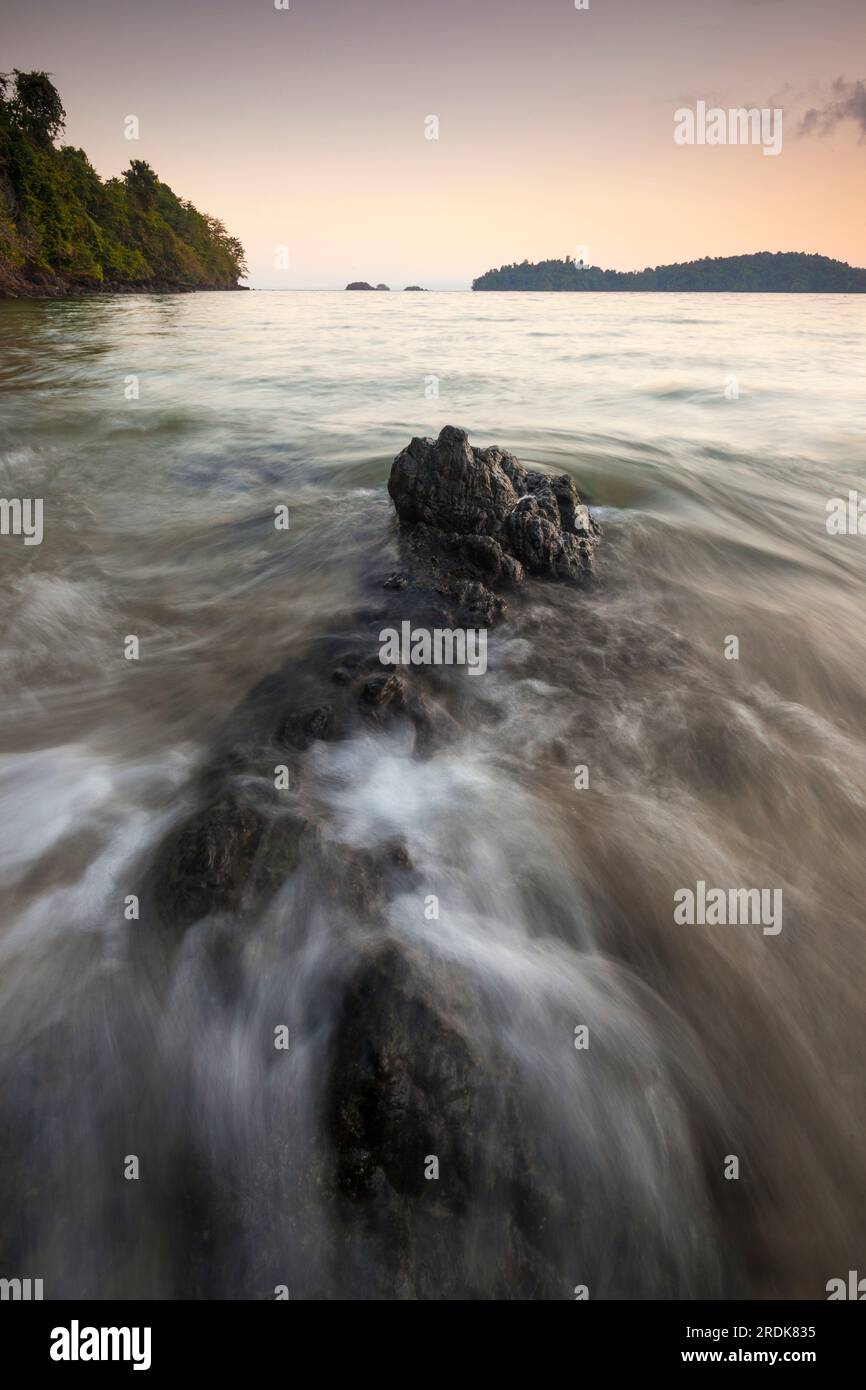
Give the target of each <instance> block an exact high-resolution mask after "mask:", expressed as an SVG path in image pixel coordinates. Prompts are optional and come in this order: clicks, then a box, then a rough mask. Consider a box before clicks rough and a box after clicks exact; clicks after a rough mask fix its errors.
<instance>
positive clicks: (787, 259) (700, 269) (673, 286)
mask: <svg viewBox="0 0 866 1390" xmlns="http://www.w3.org/2000/svg"><path fill="white" fill-rule="evenodd" d="M472 288H473V290H564V291H576V292H578V293H579V292H580V291H584V292H585V291H587V290H595V291H597V290H655V291H659V290H662V291H665V290H669V291H672V292H676V291H679V292H680V293H689V292H694V291H699V292H700V291H705V292H708V293H713V294H724V293H732V292H734V293H744V294H745V293H748V294H863V293H864V292H866V270H857V269H855V268H854V267H853V266H850V265H847V264H846V263H845V262H844V261H833V260H830V259H829V257H827V256H810V255H804V254H803V253H802V252H799V251H776V252H772V251H758V252H757V253H756V254H755V255H751V256H713V257H709V256H706V257H704V259H703V260H700V261H686V262H684V263H682V264H679V265H659V266H656V267H655V269H649V268H648V269H646V270H635V271H620V270H600V269H599V267H598V266H584V265H582V264H579V263H577V262H575V261H573V260H572V259H571V258H570V257H568V256H566V258H565V260H562V261H538V262H537V263H536V264H532V263H531V262H530V261H522V262H521V263H520V264H519V265H518V264H517V263H515V264H514V265H503V266H500V268H499V269H498V270H488V271H487V272H486V273H485V274H484V275H479V277H478V279H477V280H473V281H472Z"/></svg>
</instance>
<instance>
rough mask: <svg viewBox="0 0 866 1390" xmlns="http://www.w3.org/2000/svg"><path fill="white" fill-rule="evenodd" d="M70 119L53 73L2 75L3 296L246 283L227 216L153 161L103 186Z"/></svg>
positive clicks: (230, 286)
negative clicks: (190, 197)
mask: <svg viewBox="0 0 866 1390" xmlns="http://www.w3.org/2000/svg"><path fill="white" fill-rule="evenodd" d="M65 122H66V112H65V111H64V109H63V106H62V103H61V100H60V94H59V92H58V91H57V89H56V87H55V86H54V84H53V83H52V82H51V80H50V78H49V76H48V74H47V73H45V72H19V71H18V70H17V69H16V70H15V71H14V72H13V73H12V74H11V76H8V75H6V74H0V298H6V299H18V298H43V299H44V298H55V297H58V296H63V295H80V294H96V293H115V294H116V293H135V292H139V293H140V292H143V291H159V292H179V291H184V290H240V289H246V286H245V285H239V284H238V280H239V279H240V277H241V276H242V275H245V274H246V264H245V261H244V249H243V247H242V246H241V244H240V242H239V241H238V240H237V239H236V238H235V237H233V236H229V234H228V232H227V231H226V229H225V227H224V226H223V224H222V222H220V221H219V220H218V219H217V218H216V217H210V216H208V214H207V213H203V212H199V211H198V210H197V209H196V208H194V207H193V205H192V203H190V202H187V201H186V200H184V199H181V198H178V197H177V195H176V194H175V193H173V192H172V190H171V189H170V188H169V187H168V185H167V184H165V183H161V182H160V180H159V179H158V178H157V176H156V174H155V173H154V171H153V169H151V167H150V165H149V164H146V163H145V162H144V160H141V159H134V160H132V161H131V163H130V166H129V168H128V169H127V170H126V172H125V173H124V174H123V176H122V177H121V178H115V179H107V180H106V181H105V182H103V180H102V179H101V178H100V177H99V175H98V174H97V172H96V170H95V169H94V168H93V165H92V164H91V163H90V161H89V160H88V158H87V155H86V154H85V153H84V151H83V150H80V149H75V148H74V147H73V146H71V145H62V146H61V147H60V148H59V149H58V147H57V146H56V145H55V143H54V142H55V140H57V139H58V137H59V136H60V135H61V134H62V132H63V129H64V126H65Z"/></svg>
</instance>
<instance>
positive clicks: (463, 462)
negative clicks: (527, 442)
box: [388, 425, 598, 583]
mask: <svg viewBox="0 0 866 1390" xmlns="http://www.w3.org/2000/svg"><path fill="white" fill-rule="evenodd" d="M388 491H389V493H390V494H391V497H392V499H393V501H394V506H395V507H396V509H397V515H398V516H399V517H400V520H401V521H403V522H405V523H407V524H409V525H419V524H422V525H424V526H427V527H429V528H430V529H431V530H432V531H433V532H438V533H441V535H442V536H443V537H445V538H450V544H451V548H452V550H453V549H456V550H458V551H460V552H461V553H462V554H463V555H464V556H465V557H466V558H467V559H470V560H471V561H472V562H473V563H474V564H475V565H477V566H478V567H479V568H480V569H481V570H483V571H484V572H485V573H486V574H487V575H489V576H491V577H493V578H495V579H506V580H507V581H508V582H511V583H519V582H520V581H521V579H522V578H523V571H524V570H525V571H527V572H528V573H530V574H535V575H549V576H553V577H555V578H558V579H569V578H572V579H577V578H581V577H584V576H586V575H588V574H589V573H591V571H592V568H593V561H594V553H595V545H594V542H595V537H596V535H597V534H598V527H597V525H596V523H595V522H594V521H593V520H592V518H591V517H590V515H589V511H588V509H587V508H586V507H585V506H584V505H583V503H582V502H581V500H580V497H579V495H578V492H577V488H576V487H575V485H574V482H573V481H572V479H571V478H569V477H568V475H567V474H562V475H561V476H559V477H549V476H548V475H547V474H545V473H539V472H537V471H535V470H532V469H528V468H525V467H524V465H523V464H522V463H520V462H519V461H518V460H517V459H516V458H515V457H514V455H513V454H509V453H507V452H506V451H505V450H502V449H499V448H498V447H496V446H495V445H494V446H492V447H491V448H488V449H474V448H473V447H472V446H471V445H470V443H469V439H468V436H467V434H466V431H465V430H461V429H457V428H456V427H455V426H453V425H446V426H445V428H444V429H443V430H442V431H441V433H440V435H439V438H438V439H437V440H435V441H434V440H432V439H413V440H412V442H411V444H409V445H408V447H407V448H405V449H404V450H403V451H402V453H400V454H398V455H397V457H396V459H395V460H394V464H393V467H392V468H391V476H390V478H389V480H388Z"/></svg>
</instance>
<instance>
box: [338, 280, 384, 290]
mask: <svg viewBox="0 0 866 1390" xmlns="http://www.w3.org/2000/svg"><path fill="white" fill-rule="evenodd" d="M346 289H347V290H374V291H375V290H388V291H389V292H390V289H391V286H390V285H370V284H368V283H367V281H366V280H353V281H352V282H351V284H349V285H347V286H346Z"/></svg>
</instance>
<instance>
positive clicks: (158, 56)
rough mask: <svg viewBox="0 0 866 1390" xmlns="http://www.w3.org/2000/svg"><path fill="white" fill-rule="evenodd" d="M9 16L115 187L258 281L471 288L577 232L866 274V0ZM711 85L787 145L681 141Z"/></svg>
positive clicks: (8, 39) (87, 1)
mask: <svg viewBox="0 0 866 1390" xmlns="http://www.w3.org/2000/svg"><path fill="white" fill-rule="evenodd" d="M2 11H3V20H2V30H0V67H2V68H3V69H6V70H8V69H11V68H13V67H17V68H22V69H27V68H44V69H47V70H48V71H49V72H51V73H52V74H53V75H54V80H55V82H56V84H57V86H58V87H59V88H60V92H61V95H62V98H63V101H64V105H65V107H66V110H67V113H68V124H67V133H66V137H65V139H66V142H67V143H70V144H75V145H80V146H82V147H83V148H84V149H85V150H86V151H87V153H88V155H89V156H90V158H91V160H92V161H93V163H94V164H95V166H96V168H97V169H98V171H99V172H100V174H102V175H103V176H109V175H112V174H117V173H119V172H120V171H121V169H123V168H124V167H125V166H126V164H127V163H128V162H129V160H130V158H140V159H146V160H148V161H149V163H151V164H152V165H153V167H154V168H155V169H156V171H157V173H158V174H159V176H160V177H161V178H162V179H164V180H165V182H166V183H169V184H170V185H171V186H172V188H174V189H175V191H176V192H178V193H179V194H181V195H182V196H184V197H188V198H190V199H191V201H192V202H193V203H195V205H196V206H197V207H199V208H201V209H202V210H204V211H207V212H211V213H214V214H216V215H217V216H219V217H221V218H222V219H223V220H224V222H225V223H226V225H227V226H228V228H229V230H230V231H232V232H233V233H234V234H235V235H237V236H238V237H240V239H241V241H242V242H243V243H244V245H245V247H246V249H247V255H248V260H249V263H250V283H251V284H253V285H257V286H270V287H285V288H316V287H321V288H340V287H342V286H343V285H344V284H346V282H347V281H349V280H353V279H366V280H371V281H373V282H377V281H380V280H382V281H385V282H386V283H387V284H389V285H391V286H392V288H393V287H402V286H403V285H405V284H413V283H418V284H422V285H428V286H430V287H432V288H440V287H441V288H447V287H452V288H466V287H468V285H469V283H470V281H471V279H472V277H473V276H475V275H479V274H481V272H482V271H484V270H487V269H489V268H490V267H491V266H497V265H500V264H502V263H505V262H510V261H515V260H517V261H519V260H523V259H524V258H526V259H529V260H538V259H543V258H545V257H548V256H562V255H565V254H573V253H574V250H575V248H576V247H578V246H585V247H587V248H588V253H589V259H590V261H591V262H592V263H594V264H597V265H601V266H605V267H613V268H616V269H621V270H628V269H637V268H643V267H644V266H646V265H655V264H661V263H667V262H671V261H682V260H690V259H694V258H695V257H698V256H702V255H733V254H737V253H742V252H749V251H758V250H773V251H819V252H822V253H824V254H825V255H829V256H834V257H838V258H839V259H841V260H847V261H850V262H851V263H852V264H855V265H861V266H863V265H866V85H864V79H866V0H821V3H817V0H589V8H588V9H586V10H577V9H576V8H575V3H574V0H290V8H289V9H288V10H278V9H276V8H275V4H274V0H38V3H34V0H2ZM834 84H836V85H835V86H834ZM698 100H705V101H707V102H708V103H709V104H710V105H720V106H724V107H729V106H759V107H767V106H772V107H777V106H778V107H781V108H782V110H783V112H784V116H783V147H782V152H781V154H780V155H779V157H778V158H772V157H766V156H764V155H763V154H762V152H761V149H760V148H756V147H753V146H727V147H708V146H700V147H699V146H693V147H681V146H678V145H676V144H675V143H674V140H673V129H674V111H675V110H676V109H677V108H678V107H682V106H685V105H693V104H694V103H695V102H697V101H698ZM809 112H811V113H812V114H811V115H808V114H807V113H809ZM131 114H132V115H136V116H138V118H139V122H140V138H139V139H138V140H137V141H130V140H127V139H125V138H124V118H125V117H126V116H128V115H131ZM429 116H436V117H437V118H438V122H439V138H438V139H436V140H431V139H427V138H425V124H426V122H427V117H429ZM426 128H428V129H429V124H428V125H426ZM281 245H285V246H287V247H288V260H289V263H288V268H287V269H284V270H281V269H277V268H275V248H276V247H278V246H281Z"/></svg>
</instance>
